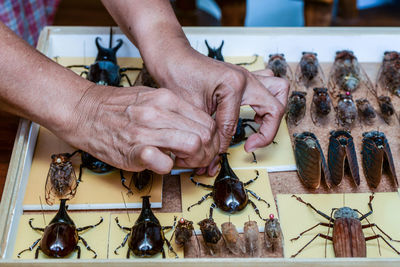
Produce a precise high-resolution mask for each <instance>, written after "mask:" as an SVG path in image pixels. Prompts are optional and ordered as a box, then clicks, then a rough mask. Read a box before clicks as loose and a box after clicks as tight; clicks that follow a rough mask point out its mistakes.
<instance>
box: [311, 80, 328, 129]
mask: <svg viewBox="0 0 400 267" xmlns="http://www.w3.org/2000/svg"><path fill="white" fill-rule="evenodd" d="M331 106H332V100H331V97H330V96H329V93H328V89H327V88H324V87H316V88H314V95H313V101H312V103H311V119H312V121H313V123H314V124H316V125H317V124H326V123H327V122H328V120H329V117H328V115H329V113H330V112H331Z"/></svg>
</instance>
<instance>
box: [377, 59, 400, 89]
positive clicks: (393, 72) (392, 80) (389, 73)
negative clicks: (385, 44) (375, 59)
mask: <svg viewBox="0 0 400 267" xmlns="http://www.w3.org/2000/svg"><path fill="white" fill-rule="evenodd" d="M377 86H379V87H380V89H381V92H383V91H389V92H390V93H392V94H394V95H397V96H400V53H399V52H396V51H386V52H385V53H384V56H383V61H382V65H381V67H380V69H379V73H378V79H377Z"/></svg>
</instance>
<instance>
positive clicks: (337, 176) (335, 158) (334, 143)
mask: <svg viewBox="0 0 400 267" xmlns="http://www.w3.org/2000/svg"><path fill="white" fill-rule="evenodd" d="M345 159H346V149H345V148H344V147H343V146H342V145H341V144H340V143H339V141H338V140H337V139H336V138H335V137H333V136H331V137H330V138H329V147H328V167H329V171H330V174H331V179H332V183H333V184H334V185H339V184H340V183H341V182H342V179H343V175H344V161H345Z"/></svg>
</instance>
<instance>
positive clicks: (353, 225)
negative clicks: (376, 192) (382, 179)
mask: <svg viewBox="0 0 400 267" xmlns="http://www.w3.org/2000/svg"><path fill="white" fill-rule="evenodd" d="M292 197H294V198H296V200H297V201H299V202H301V203H303V204H305V205H307V206H308V207H310V208H311V209H313V210H314V211H315V212H316V213H318V214H319V215H321V216H322V217H324V218H325V219H327V220H328V221H329V223H322V222H320V223H318V224H316V225H314V226H313V227H311V228H309V229H307V230H305V231H303V232H301V233H300V234H299V235H298V236H297V237H296V238H292V239H291V240H290V241H294V240H297V239H299V238H300V237H301V236H302V235H303V234H305V233H307V232H308V231H310V230H312V229H314V228H315V227H317V226H319V225H321V226H325V227H329V228H333V233H332V236H329V232H328V235H325V234H317V235H315V236H314V238H312V239H311V240H310V241H309V242H308V243H307V244H306V245H305V246H303V247H302V248H301V249H300V250H299V251H298V252H297V253H296V254H294V255H292V258H294V257H296V256H297V255H298V254H299V253H300V252H302V251H303V249H305V248H306V247H307V246H308V245H309V244H311V242H312V241H314V240H315V239H316V238H317V237H322V238H324V239H327V240H330V241H332V242H333V249H334V252H335V256H336V257H366V256H367V247H366V241H369V240H374V239H377V238H381V239H382V240H383V241H385V243H386V244H387V245H388V246H389V247H391V248H392V249H393V250H394V251H395V252H396V253H397V254H400V252H399V251H397V250H396V249H395V248H394V247H393V246H392V245H391V244H390V243H389V242H388V241H387V240H386V239H385V238H384V237H383V236H382V235H380V234H378V235H376V234H374V235H373V236H369V237H365V236H364V233H363V229H365V228H372V227H376V228H377V229H378V230H379V231H380V232H381V233H382V234H383V235H384V236H386V237H387V238H389V239H390V240H391V241H396V242H399V241H398V240H393V239H392V238H391V237H390V236H389V235H387V234H386V233H385V232H383V231H382V229H381V228H379V226H377V225H376V224H375V223H369V222H368V224H366V225H362V224H361V221H363V220H364V219H366V218H367V217H368V216H370V215H371V214H372V212H373V210H372V200H373V199H374V196H373V195H371V196H370V197H369V202H368V206H369V209H370V211H369V212H367V213H366V214H362V213H361V212H359V211H358V210H356V209H352V208H349V207H342V208H334V209H332V213H333V217H332V216H328V215H326V214H325V213H323V212H322V211H320V210H317V209H316V208H315V207H314V206H313V205H312V204H310V203H307V202H305V201H304V200H303V199H301V198H300V197H297V196H295V195H293V196H292ZM359 215H361V217H359ZM367 221H368V220H367ZM332 222H333V223H332ZM374 233H375V232H374Z"/></svg>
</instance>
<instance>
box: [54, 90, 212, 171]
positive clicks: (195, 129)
mask: <svg viewBox="0 0 400 267" xmlns="http://www.w3.org/2000/svg"><path fill="white" fill-rule="evenodd" d="M69 121H70V122H71V123H72V125H69V126H68V129H63V130H61V131H58V132H56V134H57V135H59V137H61V138H62V139H64V140H66V141H68V142H69V143H70V144H72V145H74V146H76V147H78V148H80V149H82V150H84V151H87V152H89V153H90V154H92V155H93V156H95V157H96V158H99V159H100V160H102V161H104V162H106V163H108V164H110V165H112V166H114V167H117V168H121V169H124V170H128V171H136V172H138V171H142V170H144V169H150V170H153V171H155V172H157V173H160V174H165V173H169V172H170V170H171V169H172V167H173V164H174V162H173V160H172V159H171V157H170V155H169V152H172V153H174V154H175V156H176V160H175V164H176V165H177V166H181V167H191V168H193V167H198V166H199V165H201V166H207V165H208V164H209V163H210V161H211V160H212V159H213V157H214V155H215V153H217V151H218V147H219V139H218V135H217V134H216V126H215V122H214V120H213V119H212V118H211V117H210V116H209V115H208V114H206V113H204V112H203V111H201V110H199V109H198V108H196V107H194V106H193V105H191V104H189V103H186V102H185V101H184V100H183V99H181V98H179V97H178V96H176V95H175V94H174V93H172V92H171V91H169V90H167V89H157V90H154V89H151V88H148V87H143V86H140V87H130V88H127V87H105V86H101V85H95V84H93V85H92V86H90V87H89V88H88V89H87V90H86V92H85V94H84V95H83V97H82V98H81V100H80V101H79V103H78V104H77V105H76V108H75V110H74V111H73V113H72V114H71V116H70V119H69Z"/></svg>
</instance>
